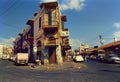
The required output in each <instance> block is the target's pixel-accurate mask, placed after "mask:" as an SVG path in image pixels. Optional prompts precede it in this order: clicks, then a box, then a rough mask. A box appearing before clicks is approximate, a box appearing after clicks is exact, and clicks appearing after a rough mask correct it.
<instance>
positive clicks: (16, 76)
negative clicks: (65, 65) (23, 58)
mask: <svg viewBox="0 0 120 82" xmlns="http://www.w3.org/2000/svg"><path fill="white" fill-rule="evenodd" d="M78 64H79V63H78ZM79 65H84V66H85V67H84V68H80V69H77V70H50V71H45V70H44V71H43V70H38V69H39V68H38V69H37V70H36V69H30V67H29V66H15V65H14V64H13V62H10V61H8V60H0V82H120V64H107V63H101V62H96V61H91V60H88V61H85V62H83V63H80V64H79Z"/></svg>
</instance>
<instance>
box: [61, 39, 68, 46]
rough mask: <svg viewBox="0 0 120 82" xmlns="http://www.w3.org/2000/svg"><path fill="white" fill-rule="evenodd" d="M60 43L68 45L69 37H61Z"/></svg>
mask: <svg viewBox="0 0 120 82" xmlns="http://www.w3.org/2000/svg"><path fill="white" fill-rule="evenodd" d="M61 45H62V46H68V45H69V39H68V38H63V39H62V44H61Z"/></svg>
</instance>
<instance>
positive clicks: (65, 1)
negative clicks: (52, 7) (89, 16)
mask: <svg viewBox="0 0 120 82" xmlns="http://www.w3.org/2000/svg"><path fill="white" fill-rule="evenodd" d="M41 1H42V2H52V1H59V2H60V9H61V10H82V9H83V7H84V6H85V3H84V2H85V0H41Z"/></svg>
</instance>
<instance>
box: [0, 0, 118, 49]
mask: <svg viewBox="0 0 120 82" xmlns="http://www.w3.org/2000/svg"><path fill="white" fill-rule="evenodd" d="M50 1H55V0H0V27H1V29H0V43H6V44H8V45H11V44H12V43H11V42H12V41H13V40H14V38H16V37H17V34H18V33H21V32H22V30H23V29H24V28H26V27H27V25H26V22H27V20H28V19H30V18H33V14H34V13H35V12H37V11H39V9H40V8H39V3H40V2H50ZM58 2H59V4H60V8H61V12H62V15H66V16H67V22H66V23H65V27H67V28H69V31H70V43H71V45H72V46H73V48H78V47H79V46H80V44H88V45H90V46H95V45H100V43H99V35H102V37H103V41H104V44H107V43H109V42H113V41H114V39H113V38H114V37H115V38H116V40H120V5H119V4H120V0H58Z"/></svg>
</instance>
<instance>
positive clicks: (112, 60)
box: [105, 54, 120, 63]
mask: <svg viewBox="0 0 120 82" xmlns="http://www.w3.org/2000/svg"><path fill="white" fill-rule="evenodd" d="M105 61H107V62H110V63H120V57H118V56H117V55H115V54H112V55H109V56H108V57H106V58H105Z"/></svg>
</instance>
